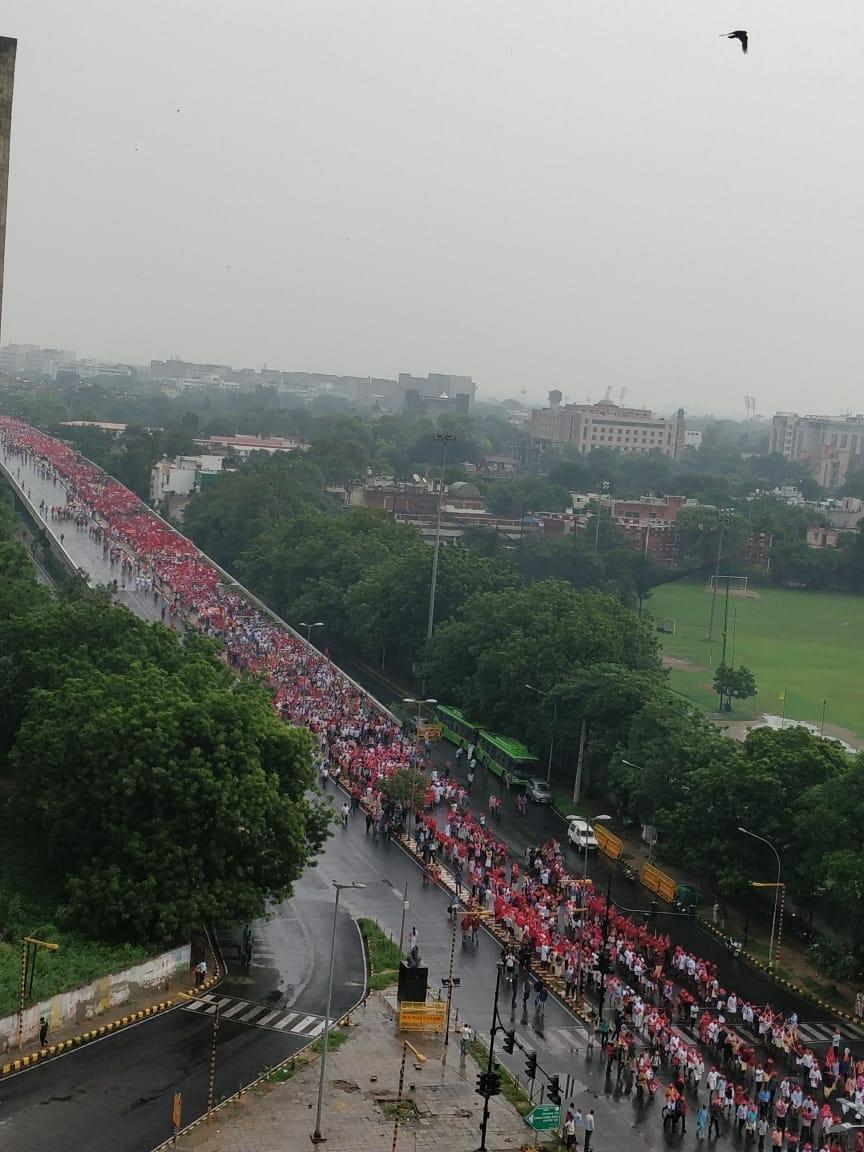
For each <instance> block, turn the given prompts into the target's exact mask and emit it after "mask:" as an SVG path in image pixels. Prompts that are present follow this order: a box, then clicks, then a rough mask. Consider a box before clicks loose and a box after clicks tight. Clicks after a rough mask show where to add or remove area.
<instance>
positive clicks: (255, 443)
mask: <svg viewBox="0 0 864 1152" xmlns="http://www.w3.org/2000/svg"><path fill="white" fill-rule="evenodd" d="M195 443H196V444H197V445H199V447H201V448H211V449H212V448H227V449H229V450H230V451H231V452H232V453H233V455H235V456H239V457H241V459H244V460H245V459H246V457H247V456H249V455H250V454H251V453H252V452H270V453H273V452H305V451H306V449H307V448H308V447H309V445H308V444H306V443H305V442H304V441H303V440H298V439H296V437H294V436H242V435H240V436H208V437H207V438H206V439H202V440H196V441H195Z"/></svg>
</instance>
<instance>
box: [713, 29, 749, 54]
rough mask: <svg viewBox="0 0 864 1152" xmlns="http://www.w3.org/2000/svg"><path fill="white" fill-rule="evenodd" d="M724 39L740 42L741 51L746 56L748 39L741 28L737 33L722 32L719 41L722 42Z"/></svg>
mask: <svg viewBox="0 0 864 1152" xmlns="http://www.w3.org/2000/svg"><path fill="white" fill-rule="evenodd" d="M724 38H725V39H726V40H740V41H741V51H742V52H744V53H745V54H746V52H747V41H748V40H749V39H750V37H749V36H748V35H747V33H746V32H745V31H744V30H743V29H742V28H739V29H738V31H737V32H723V33H722V34H721V36H720V39H721V40H723V39H724Z"/></svg>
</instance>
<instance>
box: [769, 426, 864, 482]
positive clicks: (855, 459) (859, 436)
mask: <svg viewBox="0 0 864 1152" xmlns="http://www.w3.org/2000/svg"><path fill="white" fill-rule="evenodd" d="M770 450H771V451H772V452H779V453H780V455H782V456H785V457H786V459H787V460H797V461H800V463H802V464H804V465H805V466H806V468H807V470H808V471H809V473H810V475H811V476H812V477H813V479H814V480H815V481H816V482H817V484H820V485H821V486H822V487H823V488H839V487H840V486H841V485H842V484H843V481H844V480H845V479H846V474H847V473H848V472H851V471H855V470H856V469H857V468H861V467H864V416H861V415H858V416H799V415H798V413H797V412H778V413H777V414H776V415H775V416H774V419H773V420H772V422H771V441H770Z"/></svg>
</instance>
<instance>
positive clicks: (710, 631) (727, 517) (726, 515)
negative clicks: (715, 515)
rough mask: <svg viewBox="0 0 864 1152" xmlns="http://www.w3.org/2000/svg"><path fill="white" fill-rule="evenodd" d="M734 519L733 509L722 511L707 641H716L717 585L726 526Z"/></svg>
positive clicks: (723, 509) (722, 509)
mask: <svg viewBox="0 0 864 1152" xmlns="http://www.w3.org/2000/svg"><path fill="white" fill-rule="evenodd" d="M731 517H732V509H731V508H721V509H720V539H719V541H718V543H717V565H716V567H715V569H714V587H713V588H712V589H711V612H710V614H709V616H708V635H707V636H706V637H705V639H706V640H713V639H714V608H715V606H716V604H717V585H718V583H719V582H720V565H721V563H722V560H723V537H724V536H725V535H726V525H727V523H728V522H729V520H730V519H731Z"/></svg>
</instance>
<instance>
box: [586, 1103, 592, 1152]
mask: <svg viewBox="0 0 864 1152" xmlns="http://www.w3.org/2000/svg"><path fill="white" fill-rule="evenodd" d="M593 1135H594V1109H593V1108H592V1109H591V1111H590V1112H587V1113H586V1114H585V1152H588V1148H589V1146H590V1144H591V1137H592V1136H593Z"/></svg>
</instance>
